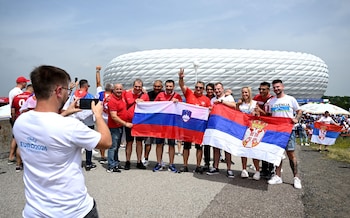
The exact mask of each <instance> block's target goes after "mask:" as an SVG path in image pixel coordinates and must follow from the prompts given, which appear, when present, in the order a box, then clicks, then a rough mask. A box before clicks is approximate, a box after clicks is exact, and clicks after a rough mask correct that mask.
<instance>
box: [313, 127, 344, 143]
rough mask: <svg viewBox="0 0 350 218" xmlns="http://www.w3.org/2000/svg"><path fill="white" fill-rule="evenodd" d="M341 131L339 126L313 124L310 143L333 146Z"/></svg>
mask: <svg viewBox="0 0 350 218" xmlns="http://www.w3.org/2000/svg"><path fill="white" fill-rule="evenodd" d="M341 131H342V127H341V126H337V125H334V124H325V123H322V122H315V123H314V130H313V131H312V136H311V142H313V143H317V144H322V145H334V143H335V141H336V140H337V138H338V136H339V134H340V132H341Z"/></svg>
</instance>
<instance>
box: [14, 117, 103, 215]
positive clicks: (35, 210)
mask: <svg viewBox="0 0 350 218" xmlns="http://www.w3.org/2000/svg"><path fill="white" fill-rule="evenodd" d="M13 134H14V136H15V139H16V143H17V145H18V148H19V149H20V152H21V158H22V160H23V164H24V166H25V167H24V170H23V181H24V184H25V186H24V187H25V196H26V205H25V207H24V210H23V217H68V215H69V217H84V216H85V215H86V214H87V213H88V212H89V211H90V210H91V208H92V207H93V204H94V202H93V199H92V197H91V196H90V195H89V194H88V193H87V188H86V186H85V179H84V175H83V172H82V167H81V162H82V155H81V149H82V148H85V149H87V150H92V149H93V148H95V147H96V145H97V144H98V142H99V141H100V139H101V134H100V133H98V132H96V131H94V130H92V129H90V128H89V127H87V126H86V125H84V124H83V123H82V122H80V121H79V120H76V119H74V118H71V117H63V116H61V115H59V114H57V113H54V112H37V111H34V110H31V111H28V112H26V113H23V114H22V115H21V116H19V117H18V119H17V121H16V122H15V124H14V127H13ZM58 139H59V140H58ZM53 160H55V161H53ZM67 184H69V188H67V187H68V186H67Z"/></svg>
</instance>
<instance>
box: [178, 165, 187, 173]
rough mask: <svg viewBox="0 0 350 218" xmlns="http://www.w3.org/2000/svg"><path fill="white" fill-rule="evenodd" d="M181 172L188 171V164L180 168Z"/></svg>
mask: <svg viewBox="0 0 350 218" xmlns="http://www.w3.org/2000/svg"><path fill="white" fill-rule="evenodd" d="M180 172H188V167H187V166H186V167H182V168H181V169H180Z"/></svg>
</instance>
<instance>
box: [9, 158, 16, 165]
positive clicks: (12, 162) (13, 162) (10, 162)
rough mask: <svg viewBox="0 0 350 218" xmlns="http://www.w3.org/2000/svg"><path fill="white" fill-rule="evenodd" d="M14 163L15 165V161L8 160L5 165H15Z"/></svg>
mask: <svg viewBox="0 0 350 218" xmlns="http://www.w3.org/2000/svg"><path fill="white" fill-rule="evenodd" d="M15 163H16V159H13V160H10V159H9V160H8V161H7V164H8V165H11V164H15Z"/></svg>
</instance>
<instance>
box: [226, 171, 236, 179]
mask: <svg viewBox="0 0 350 218" xmlns="http://www.w3.org/2000/svg"><path fill="white" fill-rule="evenodd" d="M226 175H227V177H228V178H232V179H233V178H235V175H233V171H232V170H227V172H226Z"/></svg>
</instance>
